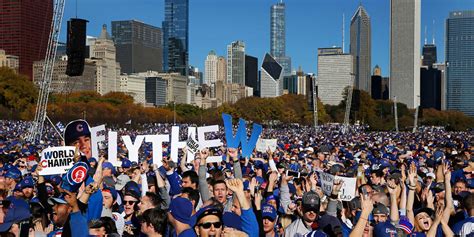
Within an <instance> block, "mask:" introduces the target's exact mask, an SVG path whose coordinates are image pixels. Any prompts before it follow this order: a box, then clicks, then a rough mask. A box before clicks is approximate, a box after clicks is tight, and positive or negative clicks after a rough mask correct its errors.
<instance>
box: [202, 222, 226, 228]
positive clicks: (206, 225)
mask: <svg viewBox="0 0 474 237" xmlns="http://www.w3.org/2000/svg"><path fill="white" fill-rule="evenodd" d="M199 226H200V227H202V228H203V229H209V228H211V226H214V228H217V229H218V228H221V226H222V223H220V222H206V223H202V224H199Z"/></svg>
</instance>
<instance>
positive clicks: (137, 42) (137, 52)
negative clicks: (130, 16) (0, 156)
mask: <svg viewBox="0 0 474 237" xmlns="http://www.w3.org/2000/svg"><path fill="white" fill-rule="evenodd" d="M112 37H113V39H114V42H115V48H116V49H117V61H118V62H119V63H120V67H121V68H122V72H123V73H138V72H146V71H162V70H163V46H162V44H161V29H160V28H159V27H155V26H152V25H148V24H145V23H143V22H140V21H136V20H127V21H112Z"/></svg>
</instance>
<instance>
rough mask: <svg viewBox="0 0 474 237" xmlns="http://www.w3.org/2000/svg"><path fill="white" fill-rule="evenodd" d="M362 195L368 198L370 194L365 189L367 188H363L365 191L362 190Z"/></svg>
mask: <svg viewBox="0 0 474 237" xmlns="http://www.w3.org/2000/svg"><path fill="white" fill-rule="evenodd" d="M362 194H363V195H364V197H367V196H368V195H369V193H367V190H366V189H365V187H363V189H362Z"/></svg>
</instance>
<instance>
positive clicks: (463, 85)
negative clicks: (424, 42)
mask: <svg viewBox="0 0 474 237" xmlns="http://www.w3.org/2000/svg"><path fill="white" fill-rule="evenodd" d="M473 29H474V11H455V12H451V13H450V14H449V18H448V19H447V20H446V66H447V67H446V70H447V73H446V76H447V105H446V106H447V109H448V110H459V111H461V112H464V113H465V114H467V115H469V116H474V76H473V75H474V30H473Z"/></svg>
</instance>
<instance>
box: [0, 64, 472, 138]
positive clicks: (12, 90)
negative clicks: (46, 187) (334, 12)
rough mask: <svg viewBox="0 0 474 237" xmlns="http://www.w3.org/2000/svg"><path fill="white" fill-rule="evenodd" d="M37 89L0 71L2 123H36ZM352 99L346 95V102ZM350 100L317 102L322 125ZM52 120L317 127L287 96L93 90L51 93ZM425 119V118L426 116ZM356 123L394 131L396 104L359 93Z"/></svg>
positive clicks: (405, 116) (455, 121) (450, 123)
mask: <svg viewBox="0 0 474 237" xmlns="http://www.w3.org/2000/svg"><path fill="white" fill-rule="evenodd" d="M37 93H38V90H37V89H36V88H35V87H34V86H33V83H32V82H31V81H29V80H28V78H27V77H25V76H22V75H18V74H16V73H15V72H13V71H12V70H10V69H6V68H0V118H1V119H18V118H21V119H27V120H32V119H33V118H34V114H35V106H36V103H35V100H36V96H37ZM346 97H347V90H346V91H345V92H344V98H346ZM345 101H346V100H345V99H344V100H343V101H342V102H341V103H340V104H339V105H336V106H331V105H323V103H322V102H321V101H320V100H319V99H318V120H319V124H323V123H327V122H337V123H342V122H343V120H344V113H345V108H346V106H345ZM49 102H50V103H49V105H48V116H49V117H50V118H51V119H52V120H53V121H62V122H63V123H67V122H69V121H71V120H74V119H78V118H84V117H85V118H86V119H87V120H88V121H89V122H90V123H91V124H93V125H96V124H103V123H108V124H117V125H119V126H120V125H122V126H124V124H125V123H126V122H127V121H129V120H132V126H138V125H139V124H143V123H171V122H173V118H174V116H175V113H174V110H176V122H178V123H195V124H222V119H221V114H222V113H228V114H230V115H232V116H233V117H234V118H244V119H246V120H248V121H251V122H257V123H262V124H269V123H270V122H272V123H273V122H278V123H280V122H281V123H299V124H304V125H312V124H313V112H312V111H310V108H309V107H308V106H309V105H308V100H307V98H306V97H305V96H303V95H293V94H287V95H283V96H280V97H276V98H257V97H247V98H243V99H241V100H239V101H237V102H236V103H235V104H232V105H230V104H226V103H225V104H222V105H221V106H219V107H217V108H212V109H206V110H204V109H202V108H199V107H197V106H193V105H187V104H176V105H173V104H168V105H166V106H164V107H160V108H155V107H143V106H142V105H140V104H134V103H133V98H132V97H131V96H129V95H127V94H124V93H121V92H112V93H108V94H106V95H100V94H98V93H96V92H94V91H84V92H75V93H70V94H51V95H50V101H49ZM397 109H398V121H399V128H400V130H411V129H412V128H413V120H414V110H412V109H408V108H407V106H406V105H404V104H402V103H397ZM421 115H422V116H421ZM350 119H351V123H354V122H355V121H360V122H361V123H364V124H368V125H369V126H370V129H372V130H384V131H386V130H392V131H393V130H395V119H394V109H393V102H392V101H390V100H387V101H382V100H373V99H372V98H371V97H370V95H369V94H368V93H366V92H364V91H361V92H360V106H359V108H358V109H357V110H355V109H354V108H353V109H352V111H351V115H350ZM419 125H427V126H446V127H447V128H448V129H450V130H466V129H469V128H473V127H474V118H472V117H467V116H465V115H464V114H463V113H461V112H456V111H437V110H434V109H425V110H424V111H422V112H421V113H420V119H419Z"/></svg>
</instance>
